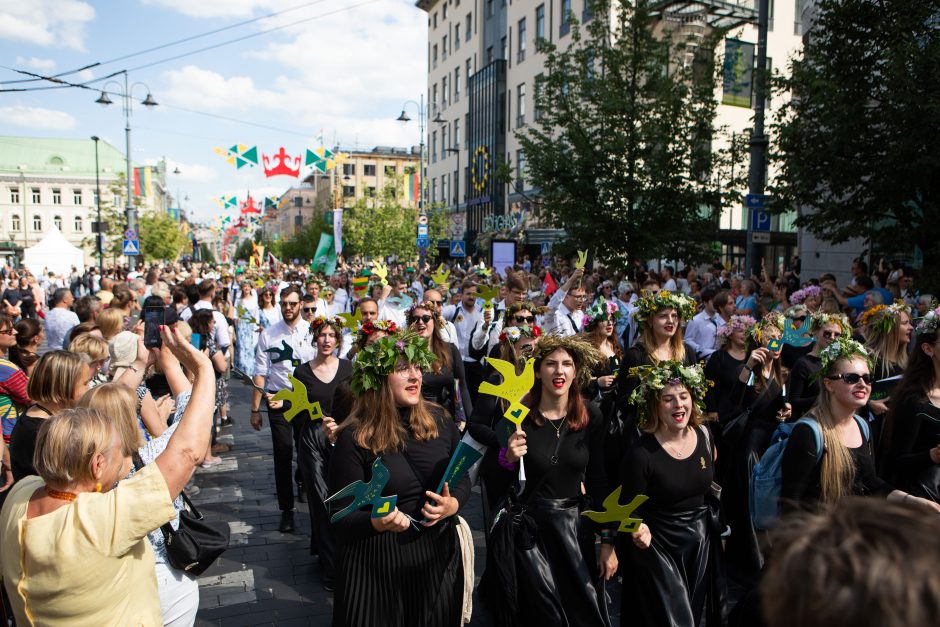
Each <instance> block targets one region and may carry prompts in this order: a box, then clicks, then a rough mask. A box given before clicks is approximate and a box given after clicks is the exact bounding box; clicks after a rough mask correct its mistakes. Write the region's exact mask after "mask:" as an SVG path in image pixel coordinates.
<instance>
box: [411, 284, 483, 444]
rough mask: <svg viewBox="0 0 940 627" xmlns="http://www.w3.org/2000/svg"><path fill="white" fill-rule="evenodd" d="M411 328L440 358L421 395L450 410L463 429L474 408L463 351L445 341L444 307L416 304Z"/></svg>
mask: <svg viewBox="0 0 940 627" xmlns="http://www.w3.org/2000/svg"><path fill="white" fill-rule="evenodd" d="M408 327H409V328H410V329H412V330H413V331H416V332H417V333H418V335H420V336H421V337H423V338H424V339H426V340H427V341H428V346H430V348H431V352H432V353H434V355H435V356H436V357H437V359H435V360H434V363H433V364H432V365H431V368H430V370H428V371H427V372H425V373H424V376H423V381H422V385H421V394H423V395H424V399H425V400H427V401H431V402H432V403H436V404H438V405H440V406H441V407H443V408H444V409H445V410H447V412H449V413H450V416H451V419H452V420H454V421H456V422H457V423H458V425H459V426H460V427H461V428H463V423H464V422H466V420H467V416H469V415H470V414H471V413H472V412H473V404H472V403H471V401H470V391H469V390H468V389H467V377H466V375H465V374H464V370H463V359H462V358H461V356H460V350H459V349H458V348H457V345H456V344H452V343H450V342H447V341H445V340H444V339H443V337H441V333H442V332H443V330H444V319H443V318H442V317H441V308H440V306H438V305H437V304H436V303H432V302H430V301H426V302H423V303H418V304H416V305H415V306H414V307H412V308H411V309H409V310H408Z"/></svg>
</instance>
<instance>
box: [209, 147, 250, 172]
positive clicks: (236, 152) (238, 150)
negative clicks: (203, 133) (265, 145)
mask: <svg viewBox="0 0 940 627" xmlns="http://www.w3.org/2000/svg"><path fill="white" fill-rule="evenodd" d="M213 150H215V152H216V154H219V155H221V156H223V157H225V160H226V161H228V163H229V165H233V166H235V169H236V170H240V169H242V168H243V167H245V166H246V165H247V166H251V167H254V166H256V165H258V147H257V146H251V147H248V146H246V145H245V144H235V145H234V146H232V147H230V148H214V149H213Z"/></svg>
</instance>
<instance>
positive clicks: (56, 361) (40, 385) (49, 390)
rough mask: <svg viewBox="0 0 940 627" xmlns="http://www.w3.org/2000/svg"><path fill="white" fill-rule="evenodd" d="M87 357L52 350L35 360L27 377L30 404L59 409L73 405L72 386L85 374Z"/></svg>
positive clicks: (73, 394) (73, 393)
mask: <svg viewBox="0 0 940 627" xmlns="http://www.w3.org/2000/svg"><path fill="white" fill-rule="evenodd" d="M87 363H88V358H87V357H85V356H83V355H79V354H77V353H73V352H71V351H52V352H50V353H46V354H45V355H43V356H42V357H41V358H40V359H39V363H37V364H36V368H35V369H34V370H33V372H32V373H31V374H30V375H29V382H28V383H27V384H26V394H27V395H28V396H29V398H30V399H31V400H32V401H33V402H34V403H49V404H54V405H58V406H59V407H73V406H74V405H75V398H74V396H75V387H76V386H77V385H78V384H79V381H80V379H81V377H82V376H83V375H84V373H85V368H83V366H86V365H87Z"/></svg>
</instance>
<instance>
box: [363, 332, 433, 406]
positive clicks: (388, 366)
mask: <svg viewBox="0 0 940 627" xmlns="http://www.w3.org/2000/svg"><path fill="white" fill-rule="evenodd" d="M436 359H437V357H436V356H435V355H434V353H432V352H431V350H430V349H429V348H428V341H427V340H426V339H424V338H423V337H421V336H420V335H418V334H417V333H415V332H414V331H404V332H403V333H398V334H394V335H386V336H385V337H383V338H379V339H378V340H376V341H375V342H373V343H372V344H369V345H368V346H366V347H365V348H363V349H362V350H361V351H359V352H358V353H357V354H356V359H355V361H353V373H352V380H351V381H350V383H349V387H350V388H351V389H352V391H353V393H354V394H356V395H359V394H362V393H363V392H368V391H369V390H378V389H379V388H380V387H381V386H382V381H383V380H384V379H386V378H388V376H389V375H390V374H392V373H393V372H394V371H395V368H396V366H398V363H399V362H400V361H405V362H407V363H409V364H414V365H416V366H418V367H419V368H420V369H421V370H422V371H424V370H430V368H431V364H433V363H434V360H436Z"/></svg>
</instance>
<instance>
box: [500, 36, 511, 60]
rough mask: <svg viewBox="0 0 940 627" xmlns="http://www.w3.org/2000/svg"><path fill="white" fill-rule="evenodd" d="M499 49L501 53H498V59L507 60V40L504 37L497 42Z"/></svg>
mask: <svg viewBox="0 0 940 627" xmlns="http://www.w3.org/2000/svg"><path fill="white" fill-rule="evenodd" d="M499 48H500V50H501V53H500V54H501V56H500V57H499V58H500V59H508V58H509V40H508V39H506V38H505V37H503V38H502V39H500V40H499Z"/></svg>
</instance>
